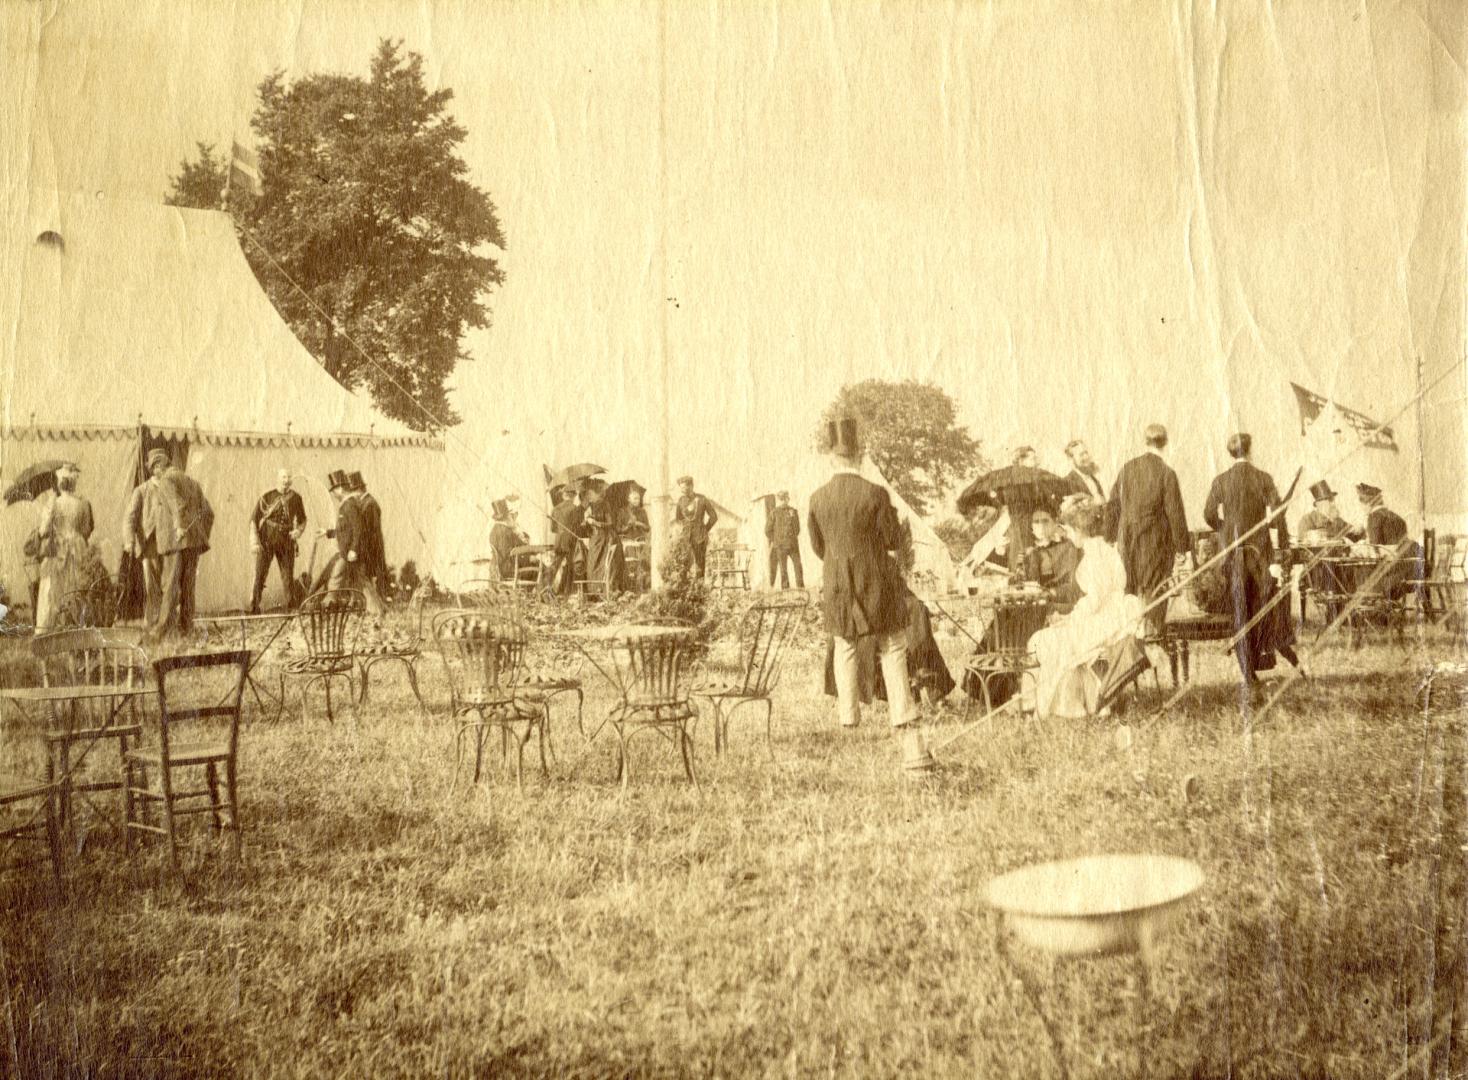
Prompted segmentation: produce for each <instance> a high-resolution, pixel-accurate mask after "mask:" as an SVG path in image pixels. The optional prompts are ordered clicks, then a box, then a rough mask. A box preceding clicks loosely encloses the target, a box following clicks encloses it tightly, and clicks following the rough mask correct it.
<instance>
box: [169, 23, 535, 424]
mask: <svg viewBox="0 0 1468 1080" xmlns="http://www.w3.org/2000/svg"><path fill="white" fill-rule="evenodd" d="M452 97H453V92H452V91H451V90H447V89H444V90H437V91H432V92H430V91H429V90H428V89H427V87H426V86H425V84H424V78H423V59H422V57H421V56H419V55H418V54H417V53H412V52H409V53H407V54H406V55H404V54H403V53H402V51H401V44H400V43H398V42H392V41H386V40H384V41H382V42H380V43H379V44H378V48H377V52H376V54H375V55H374V56H373V58H372V64H371V69H370V72H369V74H368V76H367V77H366V78H360V77H355V76H348V75H335V74H316V75H308V76H306V77H304V78H301V79H298V80H297V81H295V82H294V83H287V81H286V79H285V76H284V74H283V73H282V72H276V73H274V74H273V75H271V76H270V77H269V78H267V79H265V80H264V81H263V82H262V83H261V84H260V87H259V99H260V100H259V105H258V107H257V108H256V111H255V115H254V117H253V119H252V120H251V127H252V128H253V129H254V132H255V135H256V137H257V140H258V144H257V152H258V156H259V161H260V169H259V172H260V186H259V190H258V193H257V192H255V191H252V190H250V189H249V187H248V186H247V185H243V184H234V183H227V180H228V178H229V175H230V174H229V161H228V160H227V159H226V158H222V157H220V156H216V155H215V153H214V151H213V147H212V146H209V145H207V144H202V143H201V144H200V145H199V147H198V157H197V158H195V159H194V160H192V161H185V162H184V163H183V164H182V167H181V170H180V172H179V174H178V175H177V176H175V177H174V178H173V185H172V189H171V190H170V192H169V195H168V201H169V202H170V203H172V204H174V205H178V206H195V207H203V208H209V209H217V208H219V207H220V205H221V203H222V202H224V201H226V200H227V202H228V206H227V209H228V210H229V211H230V213H231V214H232V215H233V217H234V219H235V223H236V226H237V228H238V229H239V231H240V233H241V246H242V247H243V249H244V252H245V256H246V258H247V259H248V260H249V262H250V266H251V267H252V269H253V270H254V271H255V276H256V277H257V278H259V280H260V283H261V285H262V287H264V289H265V291H266V292H267V293H268V294H269V296H270V298H271V300H272V301H273V302H274V304H275V306H276V309H277V310H278V311H279V312H280V313H281V316H282V317H283V318H284V319H285V320H286V322H287V323H288V324H289V325H290V326H291V329H292V330H294V331H295V333H296V336H297V337H298V338H300V340H301V342H302V344H303V345H305V347H306V348H307V349H308V350H310V352H311V353H312V354H313V355H314V356H315V357H316V358H317V359H318V360H319V361H321V363H322V365H323V366H324V367H325V368H326V370H327V371H328V372H329V373H330V374H331V375H332V377H333V378H335V379H336V380H337V381H338V382H340V383H341V384H342V385H343V386H345V387H347V388H349V389H366V390H367V391H369V392H370V393H371V395H372V398H373V400H374V402H375V403H376V404H377V406H378V407H379V408H380V409H381V410H382V411H383V412H384V413H386V414H387V415H388V416H392V417H394V418H396V419H399V420H401V421H403V422H404V423H406V424H408V425H409V426H411V427H414V428H417V429H419V430H439V429H441V428H442V427H445V426H447V425H451V424H454V423H457V422H458V416H457V415H456V414H455V412H454V410H453V409H452V407H451V406H450V404H449V401H448V395H447V390H446V388H445V383H446V381H447V380H448V377H449V376H450V375H451V374H452V373H453V370H454V368H455V366H456V365H457V364H458V363H459V361H461V360H466V359H468V355H467V353H466V352H465V351H464V349H463V346H462V341H463V338H464V335H465V334H466V333H467V332H468V331H470V330H473V329H479V328H483V327H485V326H488V325H489V317H490V313H489V308H488V306H487V303H486V300H487V297H488V295H489V293H490V292H491V291H492V290H493V289H494V288H495V287H497V286H499V285H501V284H502V283H503V282H504V272H503V270H501V268H500V266H499V263H498V262H497V261H496V259H495V258H494V256H493V254H492V253H490V252H489V251H487V250H486V248H487V247H489V246H492V247H495V248H499V249H503V248H504V247H505V246H506V244H505V235H504V230H503V228H502V226H501V224H500V220H499V216H498V213H497V211H496V209H495V206H494V203H493V202H492V201H491V200H490V197H489V196H488V195H487V194H486V193H485V192H484V191H482V190H480V189H479V188H478V187H476V186H475V185H474V184H473V183H471V182H470V180H469V179H468V166H467V165H465V164H464V161H463V159H462V158H461V157H460V156H459V146H460V144H461V143H462V142H463V141H464V138H465V136H466V134H467V133H466V132H465V130H464V128H463V127H461V126H460V125H459V124H458V123H456V122H455V121H454V119H453V118H452V117H451V116H450V115H449V114H448V113H447V111H446V109H447V106H448V103H449V102H450V100H452ZM364 354H365V355H364Z"/></svg>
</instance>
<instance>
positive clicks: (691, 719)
mask: <svg viewBox="0 0 1468 1080" xmlns="http://www.w3.org/2000/svg"><path fill="white" fill-rule="evenodd" d="M610 644H611V647H612V658H613V677H612V681H613V683H614V685H615V686H616V687H617V690H618V693H619V697H620V700H619V701H618V702H617V703H616V704H615V705H613V706H612V709H611V711H610V713H609V714H608V715H607V720H606V722H607V723H609V724H611V725H612V728H613V730H615V731H616V733H617V776H618V778H619V779H620V780H621V782H622V789H623V790H624V791H625V790H626V788H627V780H628V777H629V775H630V774H631V767H630V764H629V761H628V757H627V746H628V743H629V742H630V741H631V739H632V736H633V735H635V734H637V733H638V732H641V731H653V732H657V733H658V734H659V735H662V736H663V737H664V738H666V739H668V740H669V741H670V742H672V743H675V744H676V745H677V747H678V749H679V751H680V753H681V754H682V756H683V771H684V772H685V773H686V774H687V776H688V779H689V781H690V782H691V783H692V784H693V785H694V787H698V777H697V775H696V774H695V773H694V771H693V728H692V725H693V724H694V723H696V722H697V720H698V708H697V707H696V706H695V705H694V704H693V702H692V701H691V700H690V690H689V687H688V685H687V682H686V675H687V670H686V669H687V666H688V663H689V660H690V659H691V652H692V647H693V631H692V629H691V628H689V627H684V626H668V625H663V626H631V627H626V628H624V629H623V630H622V631H621V632H620V633H619V635H618V636H616V637H614V638H612V639H610Z"/></svg>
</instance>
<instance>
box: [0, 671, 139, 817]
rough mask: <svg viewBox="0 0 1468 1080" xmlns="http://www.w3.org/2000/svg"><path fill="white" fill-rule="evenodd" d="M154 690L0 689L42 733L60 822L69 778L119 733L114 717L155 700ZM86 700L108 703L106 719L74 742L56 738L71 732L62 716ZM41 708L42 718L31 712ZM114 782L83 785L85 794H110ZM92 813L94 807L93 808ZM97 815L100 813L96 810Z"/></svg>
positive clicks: (68, 800)
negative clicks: (98, 746)
mask: <svg viewBox="0 0 1468 1080" xmlns="http://www.w3.org/2000/svg"><path fill="white" fill-rule="evenodd" d="M157 694H158V688H157V687H153V686H96V685H91V684H87V685H64V686H12V687H6V688H3V689H0V701H5V702H13V703H15V704H16V705H18V706H19V711H20V713H21V714H22V715H23V716H24V717H25V718H26V720H27V721H29V722H31V723H34V724H36V725H37V726H39V727H41V728H42V729H43V730H42V732H41V734H42V736H43V738H44V739H45V741H46V775H47V782H48V783H59V784H60V785H61V816H62V819H63V820H66V819H67V818H69V817H70V816H71V815H70V808H71V791H72V783H71V777H72V774H73V773H74V772H76V770H77V769H78V768H79V767H80V766H81V764H82V763H83V762H84V761H85V760H86V758H87V755H88V754H89V753H91V750H92V747H94V746H95V745H96V744H97V742H98V741H99V740H100V739H103V738H107V737H109V735H111V736H114V737H115V736H116V735H118V734H120V733H121V732H122V730H123V726H122V725H118V724H116V720H117V715H118V713H120V712H121V711H122V710H123V708H124V707H125V706H127V705H129V704H132V703H134V702H137V701H141V700H143V699H145V698H151V697H156V696H157ZM87 701H110V702H111V703H112V707H111V708H110V709H109V710H108V712H107V718H106V720H105V721H104V722H103V724H102V725H101V726H100V727H96V728H89V729H87V735H84V736H82V737H79V738H78V739H76V740H75V741H74V742H73V741H71V740H66V739H62V738H57V736H61V735H64V734H66V733H67V732H68V731H70V730H72V729H71V727H70V725H68V724H67V722H66V721H65V719H63V713H64V711H65V710H66V709H68V708H69V707H70V706H72V705H75V704H78V703H81V702H87ZM42 708H44V709H45V711H46V712H47V713H48V714H49V715H48V717H46V718H44V719H42V718H40V717H37V716H36V715H35V713H34V712H33V711H32V710H33V709H36V710H39V709H42ZM9 714H10V713H9V710H5V711H4V712H3V713H0V716H4V717H7V718H8V716H9ZM73 745H79V746H80V747H81V751H80V753H79V754H77V755H76V757H75V759H74V760H73V758H72V755H71V747H72V746H73ZM120 786H121V784H120V782H117V781H99V782H96V783H92V784H88V785H85V787H84V788H83V790H85V791H111V790H116V789H117V788H118V787H120ZM93 809H94V810H95V809H96V807H93ZM99 814H100V811H99Z"/></svg>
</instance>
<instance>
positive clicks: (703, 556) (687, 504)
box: [673, 476, 719, 581]
mask: <svg viewBox="0 0 1468 1080" xmlns="http://www.w3.org/2000/svg"><path fill="white" fill-rule="evenodd" d="M678 493H679V494H678V503H677V505H676V506H675V507H674V509H673V521H674V523H675V524H677V525H679V526H681V527H682V528H683V530H684V535H685V536H687V537H688V546H689V547H690V548H691V549H692V550H693V571H694V574H695V575H696V576H697V578H698V579H699V580H700V581H702V580H703V568H704V564H705V562H706V561H707V559H708V552H709V533H711V532H713V529H714V525H715V523H717V522H718V520H719V513H718V511H717V510H715V509H714V508H713V505H712V504H711V503H710V502H709V501H708V499H706V498H704V497H703V496H702V495H700V494H698V493H697V492H695V491H694V490H693V477H691V476H680V477H678Z"/></svg>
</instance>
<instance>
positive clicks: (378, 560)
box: [347, 472, 388, 595]
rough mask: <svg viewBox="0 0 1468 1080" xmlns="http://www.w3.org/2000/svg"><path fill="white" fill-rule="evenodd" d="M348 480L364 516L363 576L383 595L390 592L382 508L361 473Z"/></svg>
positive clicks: (349, 474)
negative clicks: (383, 537) (383, 536)
mask: <svg viewBox="0 0 1468 1080" xmlns="http://www.w3.org/2000/svg"><path fill="white" fill-rule="evenodd" d="M347 480H348V482H349V483H350V484H351V489H352V497H353V498H354V499H356V500H357V507H358V509H359V510H360V511H361V514H362V539H363V543H364V545H365V547H366V550H365V551H363V552H362V562H363V566H362V574H363V576H364V577H365V578H366V579H367V580H368V581H370V582H371V583H372V585H373V587H374V588H375V589H376V590H377V592H378V594H379V595H382V594H385V593H386V592H387V591H388V590H387V585H388V582H387V545H386V544H385V543H384V542H383V539H382V507H381V506H380V505H378V502H377V499H376V498H374V497H373V495H372V493H371V492H370V491H368V490H367V482H366V481H365V480H363V479H362V474H361V473H359V472H353V473H348V474H347Z"/></svg>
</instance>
